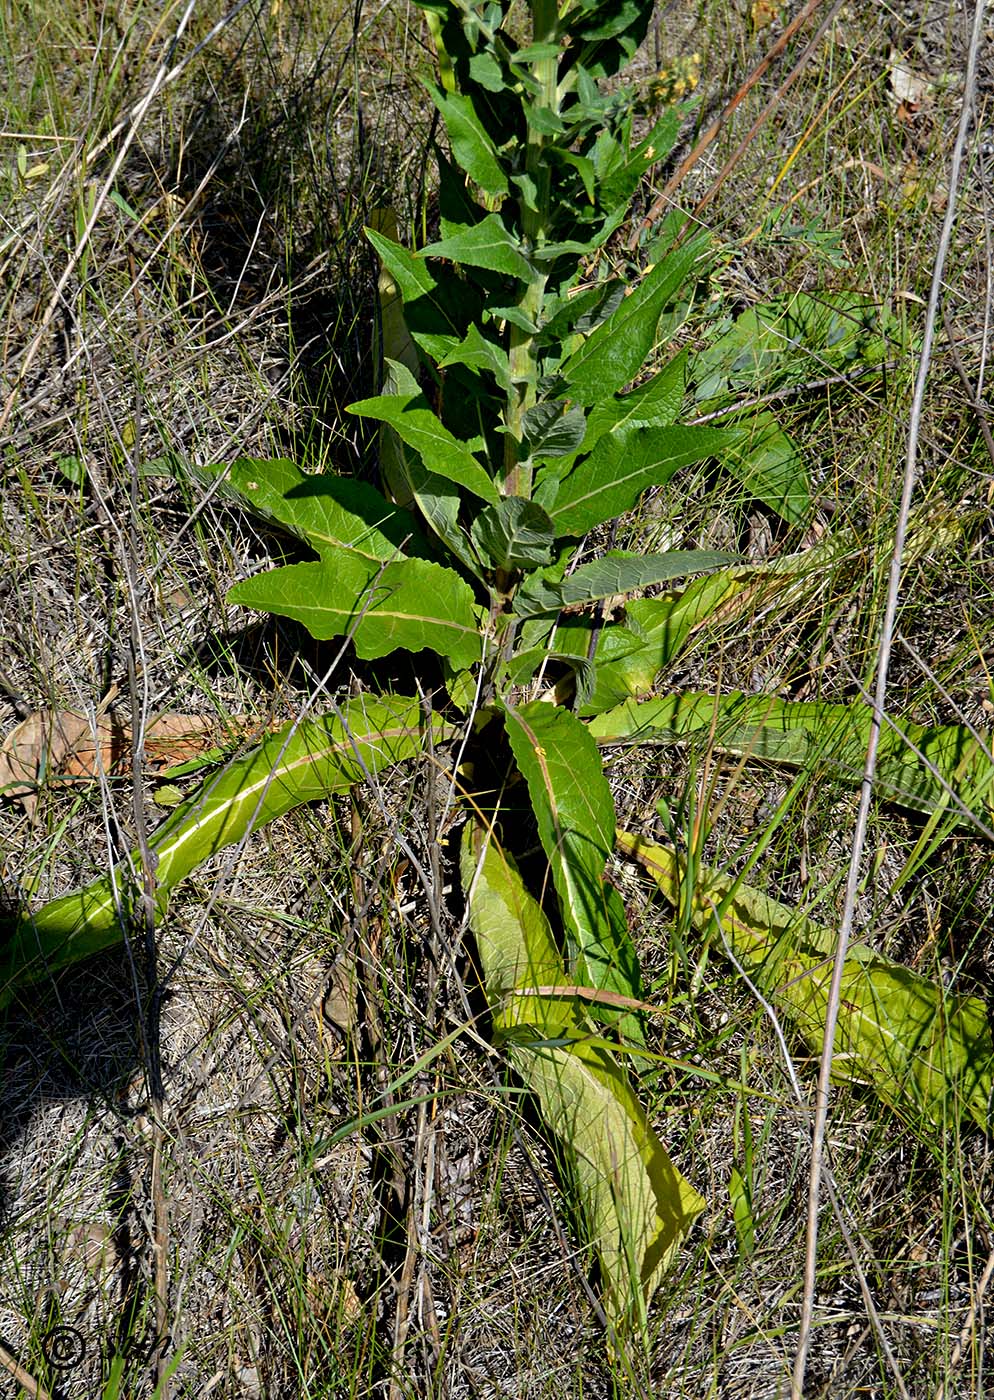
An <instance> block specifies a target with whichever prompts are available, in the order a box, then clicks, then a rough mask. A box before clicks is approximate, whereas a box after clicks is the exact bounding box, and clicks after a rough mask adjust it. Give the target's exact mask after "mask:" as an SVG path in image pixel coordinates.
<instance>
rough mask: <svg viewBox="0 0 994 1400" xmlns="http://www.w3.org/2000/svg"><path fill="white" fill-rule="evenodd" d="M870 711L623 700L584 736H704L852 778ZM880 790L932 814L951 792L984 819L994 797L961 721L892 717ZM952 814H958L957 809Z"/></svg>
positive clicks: (733, 701) (754, 699) (767, 699)
mask: <svg viewBox="0 0 994 1400" xmlns="http://www.w3.org/2000/svg"><path fill="white" fill-rule="evenodd" d="M871 720H872V712H871V710H870V707H869V706H868V705H865V704H863V703H861V702H860V703H855V702H854V703H853V704H848V705H840V704H831V703H829V702H827V701H820V700H814V701H790V700H779V699H777V698H776V697H775V696H771V695H743V694H741V693H740V692H738V691H733V692H731V693H730V694H728V695H723V696H720V697H716V696H713V695H708V694H704V693H701V692H699V691H685V692H684V693H682V694H680V695H664V696H660V697H659V698H657V699H654V700H644V701H642V702H641V703H639V702H636V701H628V702H626V703H625V704H623V705H620V706H619V707H618V708H617V709H614V710H608V711H607V712H606V713H604V714H601V715H598V716H597V717H596V718H595V719H594V720H592V721H591V724H590V732H591V734H592V735H593V736H594V737H595V739H596V740H597V742H598V743H600V744H614V743H625V744H631V743H640V742H645V741H649V742H652V741H656V742H669V743H673V742H679V741H682V740H685V739H689V738H690V737H691V736H693V735H694V734H701V735H710V734H711V733H712V729H713V742H714V747H715V748H716V749H718V751H719V752H723V753H734V754H739V755H745V756H746V757H748V758H755V759H762V760H765V761H766V762H769V763H783V764H786V765H788V766H789V767H794V768H801V767H810V768H811V769H812V770H818V769H821V770H823V771H827V772H829V773H836V774H838V775H839V776H840V777H842V778H845V779H847V780H849V781H851V782H859V781H860V779H861V778H862V776H863V767H864V763H865V759H866V748H867V743H868V740H869V734H870V724H871ZM876 788H877V791H878V793H879V794H880V795H881V796H882V797H887V798H890V799H891V800H893V801H896V802H900V803H902V804H903V805H904V806H907V807H912V808H914V809H915V810H916V811H920V812H926V813H929V814H931V813H933V812H935V811H936V810H938V809H939V808H941V807H945V806H947V805H948V804H949V802H950V798H949V789H950V788H951V789H952V791H953V792H954V793H955V794H956V795H957V797H958V798H959V801H960V802H962V804H963V806H964V807H965V808H966V809H967V812H966V813H962V812H961V815H962V816H963V819H964V820H969V815H968V814H969V812H975V813H976V814H977V815H978V816H981V817H982V818H983V819H984V820H986V814H987V813H988V812H989V811H990V808H991V797H992V791H994V764H992V763H991V760H990V758H989V756H988V753H987V752H985V750H984V746H983V745H982V744H980V743H978V741H977V740H976V739H975V738H974V737H973V735H972V734H971V733H970V731H969V730H968V729H967V728H966V726H965V725H962V724H942V725H936V726H932V727H928V726H925V725H921V724H911V723H910V722H908V721H906V720H890V721H889V722H888V723H887V724H886V725H885V726H884V728H883V729H882V731H881V734H880V745H879V749H878V752H877V774H876ZM949 810H950V815H952V816H955V814H956V813H957V811H960V809H959V808H958V807H957V805H956V804H955V803H954V804H953V805H951V806H950V808H949Z"/></svg>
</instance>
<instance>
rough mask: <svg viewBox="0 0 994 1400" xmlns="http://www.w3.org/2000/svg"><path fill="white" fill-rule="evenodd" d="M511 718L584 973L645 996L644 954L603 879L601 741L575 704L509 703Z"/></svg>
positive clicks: (606, 822) (608, 838)
mask: <svg viewBox="0 0 994 1400" xmlns="http://www.w3.org/2000/svg"><path fill="white" fill-rule="evenodd" d="M504 723H505V726H506V728H507V735H508V739H509V741H510V744H511V750H512V752H513V754H514V759H515V762H516V763H517V765H518V770H519V772H520V773H521V775H522V777H523V778H524V779H525V781H526V783H527V784H528V795H529V797H530V799H531V804H532V808H533V810H534V812H535V818H536V821H537V823H538V833H539V839H540V840H541V842H542V846H543V849H544V850H545V853H546V855H547V856H548V858H549V863H550V865H551V867H552V878H553V882H554V884H555V887H556V893H557V894H558V896H559V905H560V910H561V913H562V917H563V923H564V925H565V928H566V933H567V937H568V940H569V946H570V951H571V954H572V956H573V957H574V958H575V960H576V964H577V974H578V976H579V977H580V978H581V980H583V981H586V982H587V983H588V984H589V985H590V986H593V987H602V988H608V989H610V990H612V991H617V992H621V993H624V994H626V995H628V996H633V997H638V996H639V995H640V980H639V970H638V958H637V957H636V954H635V950H634V948H633V946H632V943H631V937H630V935H629V933H628V929H627V926H625V925H624V923H623V921H622V924H621V925H619V921H618V917H617V907H616V905H615V904H614V902H613V901H612V900H611V894H612V893H614V892H613V891H612V890H611V887H610V886H609V885H608V884H606V882H605V880H604V867H605V865H606V863H607V858H608V856H609V855H610V853H611V850H612V848H613V846H614V799H613V798H612V796H611V789H610V786H609V785H608V781H607V778H606V777H605V776H604V770H603V768H602V766H601V757H600V754H599V753H598V751H597V745H596V744H595V743H594V741H593V739H592V738H591V737H590V735H589V734H588V732H587V729H586V726H585V725H583V724H581V723H580V721H579V720H578V719H577V718H576V717H575V716H574V715H572V714H570V713H569V711H568V710H564V709H561V708H558V707H557V706H554V705H547V704H544V703H542V702H541V701H533V702H532V703H530V704H527V705H521V706H519V707H517V708H515V707H512V706H510V705H508V706H506V708H505V715H504Z"/></svg>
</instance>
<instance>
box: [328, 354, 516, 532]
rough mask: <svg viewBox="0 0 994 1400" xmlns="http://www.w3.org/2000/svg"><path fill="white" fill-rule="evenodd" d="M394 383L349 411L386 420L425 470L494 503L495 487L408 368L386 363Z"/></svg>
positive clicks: (364, 416) (354, 405)
mask: <svg viewBox="0 0 994 1400" xmlns="http://www.w3.org/2000/svg"><path fill="white" fill-rule="evenodd" d="M390 365H391V368H392V370H393V373H394V375H395V377H396V382H397V384H398V385H400V386H402V387H401V390H400V391H399V392H397V393H391V394H379V395H377V396H376V397H375V398H372V399H360V400H359V402H358V403H353V404H349V410H348V411H349V412H350V413H355V414H358V415H359V417H361V418H375V419H377V420H378V421H379V422H381V423H389V424H390V426H391V427H392V428H394V429H395V430H396V432H397V434H398V436H399V437H400V438H402V439H403V441H404V442H406V443H407V445H408V446H409V447H413V448H414V450H415V452H417V453H418V455H419V456H420V458H421V460H422V462H423V463H424V465H425V467H426V468H427V470H428V471H430V472H433V473H434V474H435V475H436V476H442V477H445V478H446V480H448V481H454V482H455V483H456V484H457V485H459V486H465V487H466V489H467V490H469V491H472V492H473V494H474V495H476V496H481V497H482V498H483V500H485V501H488V502H490V504H491V505H496V504H497V502H498V500H499V499H500V496H499V493H498V491H497V488H496V487H495V486H494V484H493V482H492V481H491V480H490V477H489V476H488V475H487V473H486V472H485V471H484V469H483V467H482V466H481V465H480V463H479V462H478V461H477V460H476V458H475V457H474V456H473V454H472V452H471V451H470V450H469V448H468V447H467V446H466V444H465V443H464V442H460V441H459V439H458V438H456V437H454V436H453V435H452V433H450V432H449V430H448V428H447V427H446V426H445V424H444V423H443V422H442V421H441V419H440V418H438V417H437V415H436V414H434V413H433V412H432V410H431V409H430V408H429V407H428V400H427V399H426V398H425V396H424V394H423V393H422V392H421V389H420V388H419V387H418V385H417V383H416V382H415V381H414V379H413V376H412V375H411V373H410V371H409V370H407V369H405V368H404V366H403V365H401V364H398V363H397V362H395V361H391V362H390Z"/></svg>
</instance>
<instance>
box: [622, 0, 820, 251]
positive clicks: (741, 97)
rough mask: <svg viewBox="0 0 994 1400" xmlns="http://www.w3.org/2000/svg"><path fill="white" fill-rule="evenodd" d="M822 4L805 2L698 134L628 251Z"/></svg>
mask: <svg viewBox="0 0 994 1400" xmlns="http://www.w3.org/2000/svg"><path fill="white" fill-rule="evenodd" d="M823 3H824V0H807V4H806V5H805V6H804V8H803V9H802V10H801V12H800V13H799V14H798V15H796V16H795V18H794V19H792V20H791V22H790V24H788V26H787V28H786V29H785V30H784V32H783V33H782V34H781V35H780V38H779V39H777V41H776V43H775V44H773V46H772V47H771V48H770V50H769V52H768V53H767V54H766V56H765V57H764V58H762V59H760V61H759V63H757V64H756V67H755V68H754V69H753V70H752V72H751V73H750V74H749V76H748V78H746V80H745V82H744V83H743V84H742V86H741V87H740V88H739V90H738V92H737V93H736V94H735V96H734V97H732V98H731V100H730V101H729V102H727V103H726V104H725V106H724V108H723V109H722V111H721V114H720V115H719V116H718V117H717V118H716V119H715V120H714V121H713V122H712V123H711V125H710V126H709V127H708V129H707V130H706V131H705V132H704V133H703V134H702V135H701V137H700V138H699V140H698V141H697V143H696V144H695V146H694V148H693V150H692V151H691V152H690V153H689V155H687V156H686V157H685V158H684V159H683V160H682V161H681V162H680V164H679V165H678V166H677V168H676V170H675V171H674V172H673V174H672V175H671V176H670V178H669V179H668V180H667V182H666V184H665V185H664V186H663V188H662V189H661V190H660V192H659V194H658V195H657V196H656V198H655V199H654V200H653V202H652V205H651V207H650V209H649V212H648V213H647V214H646V216H645V218H644V219H643V220H642V221H641V223H640V224H638V225H637V227H636V229H635V231H634V233H633V234H632V236H631V238H630V239H629V243H628V247H629V251H631V252H634V250H635V249H636V248H637V247H638V244H639V239H640V238H641V237H642V236H643V234H644V233H646V232H647V231H648V230H649V229H650V228H651V227H652V225H653V224H654V223H655V222H656V220H657V219H658V218H659V217H660V215H661V214H662V213H663V212H664V211H665V209H666V207H667V205H668V204H669V202H670V200H671V199H672V198H673V196H674V195H675V194H676V192H677V190H678V189H679V188H680V186H681V185H682V184H683V182H684V180H685V179H686V178H687V176H688V175H689V173H690V171H691V170H693V168H694V166H695V165H696V164H697V162H698V161H699V160H700V158H701V156H702V155H703V154H704V152H705V151H706V150H707V148H708V147H709V146H710V145H711V142H712V141H713V140H714V139H715V137H716V136H717V135H718V133H719V132H720V131H721V130H722V128H723V127H724V125H725V123H726V122H727V121H728V119H729V117H730V116H731V115H732V113H733V112H734V111H735V109H736V108H737V107H739V106H740V105H741V103H742V102H744V101H745V99H746V98H747V97H748V95H749V93H750V92H752V90H753V88H754V87H755V86H756V84H757V83H758V82H759V80H760V78H762V76H763V75H764V73H765V72H766V71H767V69H768V68H769V66H770V64H771V63H773V62H774V60H775V59H777V58H778V57H779V56H780V54H781V53H783V51H784V49H785V48H786V47H787V45H788V44H789V43H790V41H791V39H793V37H794V35H795V34H796V33H797V31H798V30H799V29H802V28H803V27H804V25H805V24H807V22H808V20H809V19H810V18H811V16H812V15H813V14H814V12H815V11H816V10H817V9H818V7H819V6H820V5H821V4H823Z"/></svg>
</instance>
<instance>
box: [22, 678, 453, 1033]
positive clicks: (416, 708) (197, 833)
mask: <svg viewBox="0 0 994 1400" xmlns="http://www.w3.org/2000/svg"><path fill="white" fill-rule="evenodd" d="M422 726H423V711H422V708H421V705H420V702H419V701H418V700H414V699H407V698H406V697H400V696H387V697H384V698H383V699H379V700H375V699H372V698H371V697H368V696H360V697H358V698H357V699H354V700H351V701H349V702H348V704H346V705H345V706H343V708H342V717H341V719H337V718H333V719H321V720H307V721H305V722H304V723H301V724H297V723H294V724H291V725H287V726H286V727H285V728H283V729H281V730H280V731H279V732H278V733H275V734H271V735H269V736H268V737H267V738H266V739H264V740H263V742H262V743H261V744H260V746H259V747H258V748H257V749H256V750H255V751H254V752H253V753H251V754H249V755H248V756H247V757H246V758H237V759H233V760H232V761H231V762H230V763H228V764H227V765H226V766H225V767H224V768H222V769H221V771H220V772H219V773H218V774H216V776H214V777H213V778H211V779H210V780H209V781H208V782H206V783H205V784H204V786H203V787H202V788H201V790H200V792H198V793H197V794H196V795H195V796H194V797H192V798H190V799H189V801H187V802H184V803H183V804H182V805H181V806H179V807H176V808H175V809H174V810H173V811H172V812H171V813H170V815H169V817H168V818H167V820H166V821H164V822H163V823H162V825H161V826H160V827H159V829H158V830H157V831H156V832H154V833H153V835H152V838H151V840H150V843H149V844H150V847H151V851H152V855H153V857H154V858H155V861H156V868H155V878H156V887H157V890H158V894H159V897H160V900H161V899H162V898H163V897H164V896H166V895H168V893H169V891H170V890H171V889H172V888H173V887H174V886H175V885H176V884H177V883H178V882H179V881H180V880H182V879H184V878H185V876H187V875H189V874H190V872H191V871H193V870H195V869H196V868H197V866H198V865H201V864H202V863H203V862H204V861H205V860H207V859H209V858H210V857H211V856H213V855H215V854H216V853H217V852H218V851H220V850H223V849H224V847H225V846H230V845H232V844H233V843H234V842H236V841H240V840H242V839H243V838H244V837H245V836H246V835H247V834H248V833H249V832H252V831H256V830H258V829H259V827H262V826H265V824H266V823H267V822H270V821H272V820H273V818H274V817H278V816H281V815H282V814H283V813H284V812H288V811H290V809H291V808H293V807H297V806H299V805H300V804H301V803H303V802H313V801H315V800H317V799H318V798H323V797H328V796H330V795H332V794H334V793H340V792H346V791H347V790H348V789H349V788H350V787H351V786H352V785H353V784H354V783H358V782H362V781H363V779H364V778H365V776H366V775H367V774H368V773H378V772H380V771H381V770H382V769H384V768H386V767H388V766H389V765H391V764H394V763H400V762H402V761H403V760H404V759H407V758H411V757H413V756H414V755H415V754H416V753H417V752H418V751H419V748H420V744H421V737H420V731H421V728H422ZM438 737H439V738H441V737H442V733H441V730H440V731H439V735H438ZM140 868H141V860H140V857H139V855H138V854H137V853H135V854H133V855H132V856H131V857H130V858H129V859H128V860H126V861H122V862H121V863H120V864H119V865H118V866H117V867H116V868H115V870H114V872H113V874H112V875H109V876H104V877H103V878H102V879H99V880H95V881H94V882H93V884H91V885H87V887H86V888H85V889H83V890H80V891H77V892H76V893H75V894H70V895H66V896H64V897H63V898H61V899H55V900H52V901H51V902H50V903H49V904H46V905H45V906H44V907H43V908H42V909H40V910H38V912H37V913H35V914H34V915H30V914H25V915H22V916H21V917H20V918H18V919H17V921H16V923H15V924H14V926H13V928H12V929H11V930H10V933H9V935H8V937H7V938H6V939H5V940H4V941H3V944H2V946H0V959H2V962H0V969H2V970H0V1005H4V1004H5V1003H6V1002H9V1001H10V1000H11V999H12V998H13V997H15V996H16V994H17V990H18V988H19V987H23V986H25V985H27V984H29V983H31V982H37V981H39V980H40V979H41V978H43V977H47V976H48V975H50V974H51V973H54V972H57V971H58V970H59V969H60V968H63V967H68V966H69V965H71V964H73V963H76V962H79V961H80V960H81V959H83V958H86V957H89V956H90V955H91V954H92V953H97V952H100V951H101V949H104V948H109V947H111V946H113V945H114V944H115V943H118V942H119V941H120V940H121V939H122V938H123V936H124V934H123V930H124V929H125V928H126V927H127V920H128V916H129V910H130V907H131V901H132V898H133V896H134V891H135V876H134V874H133V873H132V872H134V871H136V870H139V869H140Z"/></svg>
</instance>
